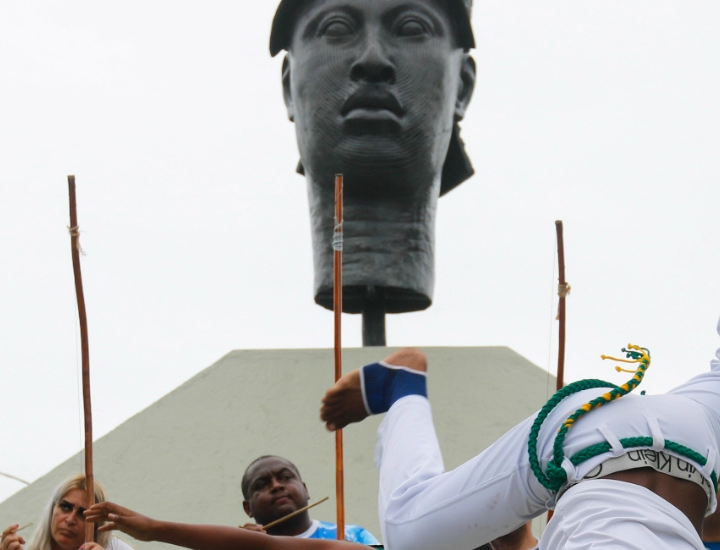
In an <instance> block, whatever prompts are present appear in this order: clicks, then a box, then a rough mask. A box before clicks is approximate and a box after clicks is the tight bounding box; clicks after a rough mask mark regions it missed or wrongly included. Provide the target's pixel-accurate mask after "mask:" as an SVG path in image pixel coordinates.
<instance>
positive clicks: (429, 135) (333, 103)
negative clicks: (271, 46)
mask: <svg viewBox="0 0 720 550" xmlns="http://www.w3.org/2000/svg"><path fill="white" fill-rule="evenodd" d="M283 71H284V72H283V86H284V92H285V101H286V104H287V107H288V114H289V116H290V119H291V120H294V122H295V124H296V132H297V138H298V146H299V148H300V154H301V157H302V161H303V163H304V165H305V169H306V171H307V172H308V173H309V174H310V175H311V176H314V177H316V178H317V177H322V178H327V176H328V174H330V175H331V174H334V173H336V172H343V173H345V175H346V179H348V181H350V179H349V178H352V177H353V175H357V176H365V177H367V176H369V175H372V176H373V177H377V182H378V184H379V185H383V187H385V186H386V185H387V180H386V179H384V178H383V174H387V175H392V174H401V173H416V172H419V173H423V174H428V173H430V175H432V176H433V177H431V178H428V177H427V175H426V176H425V177H423V178H421V179H423V180H425V181H433V180H438V179H439V178H438V177H437V175H438V174H439V173H440V170H441V169H442V165H443V162H444V159H445V155H446V152H447V148H448V143H449V140H450V136H451V130H452V126H453V123H454V121H455V120H459V119H461V118H462V116H463V114H464V112H465V108H466V106H467V104H468V102H469V100H470V95H471V93H472V87H473V84H474V68H473V65H472V61H471V60H469V57H468V56H467V54H465V53H464V52H463V51H462V50H461V49H459V48H457V47H456V45H455V39H454V36H453V30H452V25H451V22H450V20H449V18H448V15H447V13H446V12H445V10H444V9H443V8H442V7H441V5H440V4H438V3H436V1H435V0H315V1H314V2H311V3H310V5H309V6H308V7H307V8H306V9H305V10H304V12H303V13H302V14H301V15H300V16H299V17H298V20H297V23H296V25H295V31H294V34H293V39H292V42H291V46H290V48H289V54H288V57H287V59H286V62H285V65H284V69H283ZM363 179H365V178H363ZM331 184H332V181H330V182H329V185H331Z"/></svg>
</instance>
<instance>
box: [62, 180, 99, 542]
mask: <svg viewBox="0 0 720 550" xmlns="http://www.w3.org/2000/svg"><path fill="white" fill-rule="evenodd" d="M68 190H69V194H70V227H69V228H68V229H69V231H70V252H71V253H72V264H73V275H74V277H75V295H76V296H77V304H78V316H79V318H80V346H81V350H82V390H83V415H84V417H85V491H86V493H87V507H88V508H90V506H92V505H93V504H95V480H94V476H93V452H92V407H91V403H90V346H89V344H88V326H87V312H86V311H85V295H84V293H83V284H82V272H81V271H80V230H79V228H78V220H77V207H76V205H75V176H68ZM94 535H95V525H94V524H93V523H91V522H89V521H88V522H87V523H86V524H85V542H94V539H95V536H94Z"/></svg>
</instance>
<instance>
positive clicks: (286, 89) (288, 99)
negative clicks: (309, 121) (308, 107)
mask: <svg viewBox="0 0 720 550" xmlns="http://www.w3.org/2000/svg"><path fill="white" fill-rule="evenodd" d="M290 62H291V59H290V54H287V55H286V56H285V59H283V64H282V86H283V98H284V99H285V107H287V113H288V118H289V119H290V122H295V107H294V105H293V99H292V87H291V86H290Z"/></svg>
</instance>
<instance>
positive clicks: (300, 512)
mask: <svg viewBox="0 0 720 550" xmlns="http://www.w3.org/2000/svg"><path fill="white" fill-rule="evenodd" d="M329 498H330V497H325V498H323V499H321V500H318V501H317V502H316V503H314V504H309V505H307V506H304V507H303V508H300V509H299V510H295V511H294V512H290V513H289V514H288V515H287V516H283V517H281V518H280V519H276V520H275V521H271V522H270V523H268V524H267V525H263V526H262V528H263V529H265V530H266V531H267V530H268V529H270V528H271V527H275V526H276V525H277V524H278V523H282V522H283V521H285V520H286V519H290V518H294V517H295V516H297V515H298V514H302V513H303V512H306V511H307V510H309V509H310V508H314V507H315V506H317V505H318V504H322V503H323V502H325V501H326V500H327V499H329ZM238 527H242V525H238Z"/></svg>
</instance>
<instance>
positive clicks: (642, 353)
mask: <svg viewBox="0 0 720 550" xmlns="http://www.w3.org/2000/svg"><path fill="white" fill-rule="evenodd" d="M622 351H623V353H625V356H626V357H627V359H617V358H614V357H608V356H605V355H602V356H601V357H602V358H603V359H613V360H615V361H620V362H623V363H637V364H638V367H637V369H636V370H635V371H627V370H625V369H621V368H620V367H616V369H617V370H618V372H620V371H622V372H633V373H634V376H633V377H632V378H631V379H630V380H628V381H627V382H626V383H625V384H623V385H622V386H616V385H615V384H612V383H610V382H605V381H603V380H580V381H578V382H573V383H572V384H569V385H567V386H565V387H564V388H562V389H561V390H560V391H558V392H557V393H556V394H555V395H554V396H553V397H552V398H551V399H550V400H549V401H548V402H547V403H546V404H545V406H544V407H543V408H542V409H540V412H539V413H538V416H537V418H536V419H535V422H533V425H532V428H531V429H530V438H529V440H528V454H529V457H530V467H531V468H532V470H533V473H534V474H535V476H536V477H537V478H538V480H539V481H540V483H542V484H543V485H544V486H545V487H547V488H548V489H550V490H552V491H557V490H559V489H560V487H562V486H563V485H564V484H565V483H566V482H567V472H565V470H564V469H563V467H562V462H563V459H564V458H565V455H564V453H563V443H564V442H565V436H566V435H567V432H568V430H569V429H570V428H571V427H572V426H573V424H575V422H577V421H578V419H579V418H581V417H582V416H584V415H585V414H587V413H588V412H590V411H591V410H593V409H597V408H598V407H601V406H603V405H605V404H606V403H610V402H611V401H614V400H616V399H619V398H620V397H622V396H623V395H627V394H628V393H630V392H631V391H633V390H634V389H635V388H637V387H638V385H639V384H640V382H642V379H643V377H644V376H645V371H646V370H647V369H648V367H649V366H650V351H649V350H648V349H646V348H641V347H639V346H635V345H633V344H628V347H627V348H623V349H622ZM590 388H611V390H610V391H608V392H606V393H604V394H603V395H601V396H600V397H596V398H595V399H593V400H592V401H590V402H588V403H586V404H585V405H583V406H582V407H580V408H579V409H578V410H576V411H575V412H574V413H573V414H571V415H570V416H569V417H568V418H567V420H565V422H563V424H562V426H561V427H560V429H559V430H558V434H557V436H556V437H555V442H554V444H553V458H552V460H551V461H550V462H549V463H548V467H547V471H546V472H543V471H542V468H541V466H540V463H539V460H538V456H537V438H538V434H539V433H540V427H541V426H542V423H543V422H544V421H545V419H546V418H547V416H548V415H549V414H550V412H551V411H552V410H553V409H554V408H555V407H556V406H557V404H558V403H560V401H562V400H563V399H565V398H566V397H568V396H569V395H572V394H573V393H577V392H579V391H582V390H586V389H590ZM597 454H600V453H595V454H593V455H592V456H596V455H597ZM587 458H590V456H586V457H585V459H587Z"/></svg>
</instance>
